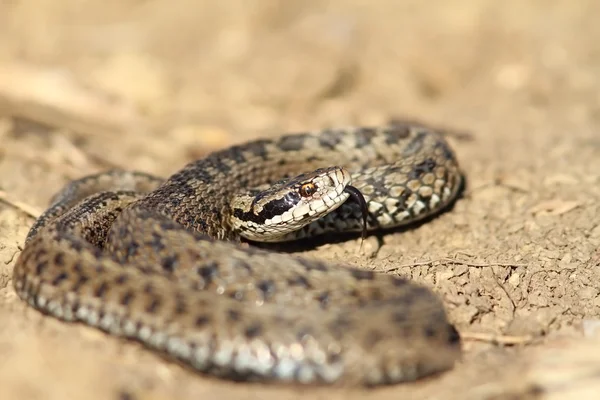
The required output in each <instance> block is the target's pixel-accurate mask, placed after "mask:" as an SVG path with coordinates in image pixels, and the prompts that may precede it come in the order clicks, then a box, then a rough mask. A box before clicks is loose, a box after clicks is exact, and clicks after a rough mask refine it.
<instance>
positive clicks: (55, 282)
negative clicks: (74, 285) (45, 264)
mask: <svg viewBox="0 0 600 400" xmlns="http://www.w3.org/2000/svg"><path fill="white" fill-rule="evenodd" d="M68 277H69V274H67V273H66V272H61V273H60V274H58V275H57V276H56V277H54V279H53V280H52V285H53V286H57V285H59V284H60V283H61V282H62V281H64V280H65V279H67V278H68Z"/></svg>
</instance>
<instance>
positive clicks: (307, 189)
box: [300, 183, 317, 197]
mask: <svg viewBox="0 0 600 400" xmlns="http://www.w3.org/2000/svg"><path fill="white" fill-rule="evenodd" d="M316 191H317V185H315V184H314V183H305V184H304V185H302V186H300V196H302V197H310V196H312V195H313V194H314V193H315V192H316Z"/></svg>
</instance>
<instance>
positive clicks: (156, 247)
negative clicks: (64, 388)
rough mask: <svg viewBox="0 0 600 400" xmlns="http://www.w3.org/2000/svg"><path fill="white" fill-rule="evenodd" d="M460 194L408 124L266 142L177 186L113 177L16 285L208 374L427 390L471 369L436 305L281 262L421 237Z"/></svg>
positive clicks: (323, 269)
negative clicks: (330, 245)
mask: <svg viewBox="0 0 600 400" xmlns="http://www.w3.org/2000/svg"><path fill="white" fill-rule="evenodd" d="M463 179H464V178H463V174H462V172H461V170H460V167H459V165H458V161H457V158H456V156H455V152H454V151H453V149H452V148H451V147H450V145H449V143H448V142H447V141H446V138H445V135H444V134H442V133H440V132H438V131H436V130H434V129H432V128H428V127H425V126H421V125H418V124H414V123H393V124H391V123H390V124H384V125H380V126H374V127H367V126H350V127H345V128H329V129H321V130H315V131H305V132H297V133H286V134H283V135H282V136H279V137H271V138H268V139H255V140H254V141H249V142H246V143H243V144H237V145H233V146H230V147H229V148H226V149H222V150H217V151H215V152H213V153H210V154H208V155H206V156H205V157H203V158H201V159H199V160H196V161H192V162H190V163H189V164H187V165H186V166H184V167H183V168H182V169H181V170H179V171H178V172H175V173H174V174H173V175H172V176H171V177H169V178H167V179H163V178H160V177H157V176H154V175H151V174H147V173H144V172H140V171H135V170H127V169H112V170H108V171H103V172H100V173H96V174H93V175H87V176H84V177H82V178H79V179H76V180H73V181H70V182H69V183H67V184H66V185H65V186H64V187H63V188H62V189H61V190H60V191H59V192H58V193H57V194H56V195H55V196H54V197H53V198H52V200H51V201H50V205H49V206H48V208H47V209H46V211H45V212H43V213H42V214H41V216H39V217H38V218H37V220H36V221H35V223H34V224H33V226H32V227H31V229H30V231H29V233H28V235H27V238H26V240H25V244H24V246H23V249H22V252H21V253H20V255H19V257H18V259H17V261H16V263H15V267H14V272H13V286H14V288H15V291H16V293H17V294H18V296H19V297H20V298H21V299H22V300H23V301H25V302H27V303H28V304H29V305H30V306H32V307H33V308H35V309H37V310H38V311H40V312H41V313H43V314H45V315H48V316H51V317H54V318H57V319H60V320H62V321H66V322H72V323H80V324H81V323H82V324H85V325H88V326H91V327H94V328H97V329H100V330H102V331H104V332H106V333H107V334H108V335H109V336H110V335H112V336H116V337H120V338H123V339H127V340H130V341H132V342H137V343H139V344H141V345H142V347H143V348H146V349H149V350H150V351H152V352H154V353H156V354H158V355H160V356H162V357H164V358H166V359H168V360H171V361H172V362H174V363H177V364H180V365H182V366H184V367H185V368H188V369H191V370H192V371H195V372H197V373H199V374H200V375H205V376H212V377H216V378H218V379H225V380H230V381H241V382H256V381H258V382H264V383H269V382H270V383H273V384H278V383H282V384H285V383H290V384H306V385H350V386H363V387H374V386H381V385H390V384H397V383H403V382H410V381H415V380H418V379H421V378H424V377H428V376H430V375H435V374H440V373H443V372H444V371H447V370H449V369H452V368H453V366H454V365H455V364H456V363H457V362H458V361H459V360H460V358H461V352H462V349H461V346H462V343H461V342H462V341H461V337H460V334H459V332H458V331H457V329H456V328H455V327H454V325H453V324H452V323H451V322H450V320H449V317H448V314H447V312H446V309H445V306H444V303H443V301H442V300H441V299H440V297H439V296H438V295H437V294H436V293H434V291H433V290H432V289H430V288H428V287H425V286H423V285H421V284H418V283H416V282H412V281H410V280H409V279H406V278H403V277H400V276H397V275H392V274H386V273H379V272H376V271H374V270H368V269H364V268H358V267H354V266H352V265H348V263H347V262H346V263H344V262H343V260H336V261H335V262H328V261H327V262H326V261H324V260H320V259H316V258H314V257H312V258H311V257H308V256H302V255H299V254H290V252H285V251H278V250H276V249H272V248H269V246H285V245H286V243H289V242H291V241H295V240H299V241H300V242H302V241H305V242H310V241H311V240H316V239H315V238H316V237H321V238H325V239H327V238H330V237H331V238H339V237H342V236H341V235H351V236H352V235H358V234H359V233H362V235H363V239H364V236H365V234H366V235H372V234H373V235H377V234H381V233H384V232H386V231H393V230H394V228H399V229H402V228H403V227H410V226H411V225H413V224H414V223H416V222H418V221H425V222H426V220H427V219H428V218H429V217H434V216H437V215H438V214H440V213H442V212H443V211H444V210H447V209H448V208H449V207H451V206H452V204H453V203H454V202H455V201H456V200H457V198H459V197H460V192H461V189H460V188H461V187H462V185H463ZM261 242H264V243H261ZM361 243H362V242H361Z"/></svg>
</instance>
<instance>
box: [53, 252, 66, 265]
mask: <svg viewBox="0 0 600 400" xmlns="http://www.w3.org/2000/svg"><path fill="white" fill-rule="evenodd" d="M54 264H56V265H57V266H59V267H62V266H63V265H64V264H65V255H64V253H56V254H55V255H54Z"/></svg>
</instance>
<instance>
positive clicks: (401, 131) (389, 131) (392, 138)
mask: <svg viewBox="0 0 600 400" xmlns="http://www.w3.org/2000/svg"><path fill="white" fill-rule="evenodd" d="M383 134H384V135H385V143H386V144H388V145H392V144H396V143H398V141H400V140H401V139H406V138H407V137H408V135H409V134H410V127H409V126H408V125H406V124H398V125H396V124H392V125H390V126H389V127H387V128H386V129H385V130H384V131H383Z"/></svg>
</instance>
